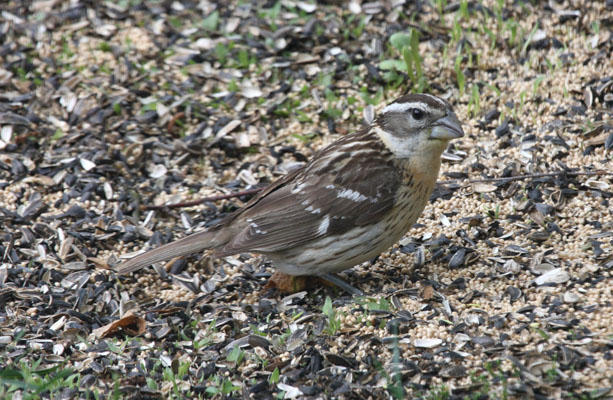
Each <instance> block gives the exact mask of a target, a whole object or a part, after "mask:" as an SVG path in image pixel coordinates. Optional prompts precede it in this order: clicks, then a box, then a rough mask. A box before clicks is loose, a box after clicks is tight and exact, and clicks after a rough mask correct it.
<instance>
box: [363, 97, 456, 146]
mask: <svg viewBox="0 0 613 400" xmlns="http://www.w3.org/2000/svg"><path fill="white" fill-rule="evenodd" d="M374 124H375V129H376V131H377V134H378V135H379V137H380V138H381V140H382V141H383V142H384V143H385V144H386V145H387V147H388V148H389V149H390V150H391V151H392V152H393V153H394V154H395V155H396V157H398V158H412V157H415V156H427V157H439V156H440V155H441V153H442V152H443V150H445V148H446V147H447V143H448V142H449V141H450V140H451V139H456V138H460V137H462V136H464V131H463V130H462V124H461V123H460V121H459V120H458V118H457V117H456V115H455V114H454V113H453V110H452V109H451V105H450V104H449V103H447V102H446V101H445V100H443V99H440V98H438V97H436V96H432V95H429V94H408V95H405V96H402V97H399V98H398V99H396V100H395V101H394V102H392V103H390V104H388V105H387V106H386V107H385V108H383V110H382V111H381V113H380V114H379V116H378V117H377V118H376V119H375V121H374Z"/></svg>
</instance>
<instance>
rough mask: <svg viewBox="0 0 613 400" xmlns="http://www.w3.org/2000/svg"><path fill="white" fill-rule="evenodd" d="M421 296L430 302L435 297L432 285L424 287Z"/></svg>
mask: <svg viewBox="0 0 613 400" xmlns="http://www.w3.org/2000/svg"><path fill="white" fill-rule="evenodd" d="M419 296H420V297H421V298H422V299H424V300H430V299H431V298H432V297H434V288H433V287H432V286H430V285H428V286H424V287H423V288H422V289H421V290H420V291H419Z"/></svg>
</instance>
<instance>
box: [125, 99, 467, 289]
mask: <svg viewBox="0 0 613 400" xmlns="http://www.w3.org/2000/svg"><path fill="white" fill-rule="evenodd" d="M463 136H464V131H463V129H462V124H461V123H460V121H459V120H458V118H457V116H456V115H455V113H454V112H453V109H452V107H451V105H450V104H449V103H448V102H447V101H445V100H443V99H441V98H439V97H437V96H434V95H430V94H423V93H412V94H405V95H403V96H401V97H399V98H397V99H395V100H394V101H392V102H391V103H389V104H387V105H386V106H385V107H384V108H383V109H382V110H381V112H380V113H379V114H378V115H377V117H376V118H375V119H374V120H373V121H372V123H371V124H370V125H369V126H368V127H365V128H363V129H360V130H358V131H356V132H354V133H351V134H348V135H345V136H343V137H342V138H340V139H338V140H337V141H335V142H333V143H331V144H330V145H328V146H327V147H325V148H323V149H321V150H319V151H318V152H316V153H315V154H314V155H313V157H312V158H311V159H310V161H308V162H307V163H306V164H305V165H304V166H302V167H301V168H298V169H296V170H294V171H293V172H291V173H289V174H287V175H286V176H284V177H283V178H281V179H279V180H277V181H275V182H273V183H271V184H270V185H269V186H268V187H266V188H264V189H263V190H262V191H261V192H259V193H258V194H257V195H255V196H254V197H253V198H252V199H251V200H250V201H248V202H247V203H246V204H245V205H244V206H243V207H242V208H240V209H238V210H236V211H235V212H233V213H231V214H230V215H228V216H227V217H225V218H224V219H222V220H221V221H220V222H219V223H218V224H217V225H215V226H213V227H211V228H209V229H208V230H205V231H201V232H197V233H194V234H191V235H189V236H186V237H184V238H182V239H179V240H177V241H174V242H171V243H168V244H164V245H162V246H160V247H157V248H154V249H152V250H149V251H148V252H145V253H143V254H140V255H138V256H136V257H134V258H132V259H130V260H128V261H126V262H123V263H122V264H120V265H119V266H117V268H116V269H115V270H116V271H117V272H118V273H119V274H127V273H130V272H134V271H137V270H139V269H141V268H143V267H145V266H149V265H151V264H154V263H158V262H162V261H167V260H170V259H172V258H174V257H178V256H185V255H189V254H193V253H199V252H202V251H205V250H212V252H213V255H215V256H217V257H225V256H229V255H233V254H237V253H256V254H262V255H264V256H265V257H267V258H268V259H269V260H270V261H271V262H272V265H273V266H274V267H275V269H276V270H277V271H280V272H281V273H283V274H287V275H290V276H323V277H324V279H326V280H329V281H332V282H333V283H336V284H339V283H340V282H339V279H336V278H338V277H336V278H335V276H334V275H333V274H334V273H337V272H340V271H343V270H346V269H349V268H351V267H353V266H355V265H358V264H360V263H362V262H364V261H368V260H371V259H373V258H375V257H376V256H378V255H379V254H381V253H382V252H384V251H385V250H387V249H388V248H390V247H391V246H392V245H393V244H394V243H395V242H397V241H398V240H399V239H401V238H402V237H403V236H404V235H405V234H406V233H407V232H408V231H409V229H410V228H411V227H412V226H413V225H414V224H415V222H416V221H417V219H418V217H419V216H420V215H421V213H422V211H423V210H424V208H425V206H426V203H427V202H428V200H429V198H430V195H431V193H432V190H433V189H434V186H435V184H436V180H437V177H438V173H439V169H440V166H441V154H442V153H443V151H444V150H445V149H446V148H447V146H448V144H449V142H450V141H451V140H452V139H457V138H461V137H463ZM341 282H344V281H342V280H341ZM347 290H349V291H350V292H351V291H352V289H347Z"/></svg>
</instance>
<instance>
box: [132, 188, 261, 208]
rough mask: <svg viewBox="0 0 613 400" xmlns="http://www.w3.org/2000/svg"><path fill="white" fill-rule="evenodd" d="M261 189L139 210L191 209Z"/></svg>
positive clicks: (151, 206) (254, 192)
mask: <svg viewBox="0 0 613 400" xmlns="http://www.w3.org/2000/svg"><path fill="white" fill-rule="evenodd" d="M262 189H264V188H256V189H249V190H242V191H240V192H235V193H229V194H220V195H217V196H209V197H203V198H201V199H198V200H192V201H183V202H181V203H174V204H166V205H161V206H154V205H143V206H141V209H144V210H164V209H166V208H182V207H192V206H197V205H200V204H202V203H206V202H207V201H219V200H225V199H231V198H234V197H240V196H248V195H250V194H256V193H259V192H261V191H262Z"/></svg>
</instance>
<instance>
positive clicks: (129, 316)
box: [94, 310, 147, 339]
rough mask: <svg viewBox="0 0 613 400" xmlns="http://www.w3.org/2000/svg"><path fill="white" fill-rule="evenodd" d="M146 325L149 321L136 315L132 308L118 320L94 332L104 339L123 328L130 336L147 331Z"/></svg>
mask: <svg viewBox="0 0 613 400" xmlns="http://www.w3.org/2000/svg"><path fill="white" fill-rule="evenodd" d="M146 327H147V322H146V321H145V320H144V319H143V318H141V317H139V316H137V315H134V312H132V311H131V310H130V311H128V312H127V313H126V314H125V315H124V316H123V317H121V318H120V319H118V320H117V321H113V322H111V323H110V324H108V325H105V326H101V327H100V328H98V329H94V334H95V335H96V337H97V338H98V339H102V338H105V337H107V336H111V335H112V334H114V333H115V332H117V331H118V330H119V328H121V329H122V330H124V331H125V332H126V333H127V334H128V335H130V336H138V335H142V334H143V333H145V329H146Z"/></svg>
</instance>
